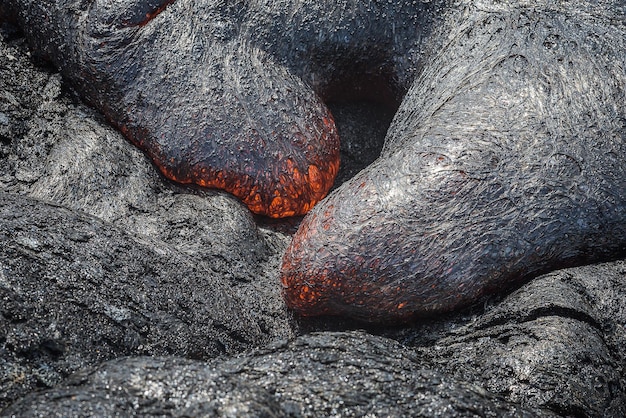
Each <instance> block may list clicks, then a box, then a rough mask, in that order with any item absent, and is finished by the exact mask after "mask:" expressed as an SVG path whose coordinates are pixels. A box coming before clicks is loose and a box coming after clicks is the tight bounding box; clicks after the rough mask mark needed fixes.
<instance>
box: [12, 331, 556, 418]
mask: <svg viewBox="0 0 626 418" xmlns="http://www.w3.org/2000/svg"><path fill="white" fill-rule="evenodd" d="M165 394H166V396H164V395H165ZM164 399H166V401H165V402H164ZM5 414H7V415H16V416H20V415H39V416H59V417H61V416H93V415H99V416H110V415H113V414H120V415H124V416H145V415H157V416H164V415H169V414H171V415H172V416H200V415H202V416H225V417H235V416H238V417H240V416H246V417H256V416H276V417H278V416H291V417H318V416H413V417H472V416H475V417H505V416H518V417H523V416H527V417H531V416H552V415H551V414H549V413H547V412H544V411H539V410H534V411H530V410H525V409H524V408H521V407H516V406H515V405H512V404H509V403H507V402H504V401H502V400H501V399H498V398H495V397H493V396H492V395H490V394H489V393H488V392H485V391H484V390H483V389H481V388H480V387H478V386H474V385H471V384H467V383H462V382H459V381H457V380H455V379H451V378H449V377H446V376H445V375H442V374H441V373H439V372H437V371H433V370H428V369H424V368H422V367H421V366H420V365H419V361H418V359H417V358H416V357H415V355H414V354H413V353H411V351H410V350H407V349H406V348H404V347H402V346H401V345H399V344H398V343H396V342H394V341H392V340H388V339H385V338H380V337H374V336H372V335H369V334H365V333H361V332H352V333H319V334H309V335H305V336H302V337H299V338H297V339H296V340H294V341H292V342H290V343H282V344H278V343H277V344H274V345H272V346H269V347H267V348H265V349H263V350H259V351H255V352H252V353H250V354H247V355H244V356H240V357H237V358H235V359H232V360H228V361H225V362H211V363H209V364H206V363H200V362H192V361H189V360H182V359H176V358H145V357H139V358H132V359H124V360H116V361H112V362H109V363H105V364H103V365H101V366H99V367H97V368H95V369H93V370H89V371H84V372H80V373H78V374H76V375H74V376H72V378H71V379H68V380H67V381H66V382H64V384H62V385H60V386H59V387H57V388H55V389H53V390H50V391H47V392H44V393H42V394H39V395H37V394H35V395H32V396H28V397H26V398H24V399H23V400H22V401H20V402H18V403H17V404H15V405H13V406H12V407H11V408H9V409H8V410H6V411H5Z"/></svg>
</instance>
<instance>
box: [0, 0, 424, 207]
mask: <svg viewBox="0 0 626 418" xmlns="http://www.w3.org/2000/svg"><path fill="white" fill-rule="evenodd" d="M430 7H432V6H431V5H425V4H422V3H420V2H417V3H415V2H401V3H398V4H397V5H396V4H393V3H391V4H387V3H384V4H373V3H372V4H370V3H369V2H360V1H355V0H343V1H339V2H330V1H328V2H294V1H276V0H271V1H270V0H256V1H236V2H226V1H209V0H121V1H115V2H113V1H110V0H5V1H3V5H1V6H0V9H1V10H0V13H1V14H4V15H5V16H4V17H6V16H12V17H13V18H14V19H15V20H16V21H17V23H18V24H19V25H20V27H22V28H23V30H24V31H25V33H26V36H27V38H28V39H29V41H30V43H31V44H32V46H33V50H34V51H35V52H36V53H37V54H39V55H41V56H42V57H44V58H45V59H48V60H50V61H51V62H53V63H54V64H55V65H56V66H57V67H58V68H59V69H60V71H61V72H62V73H63V75H64V76H65V78H66V80H68V81H69V82H70V84H71V85H72V86H73V88H74V89H75V90H76V91H77V92H78V93H79V94H80V95H81V97H82V98H83V99H84V100H86V101H87V102H88V103H90V104H91V105H92V106H94V107H95V108H97V109H99V110H100V111H101V112H102V113H103V114H104V115H105V116H106V118H107V119H108V120H109V122H110V123H111V124H112V125H114V126H116V127H117V128H118V129H119V130H120V131H121V132H122V133H123V134H124V135H125V136H126V137H127V138H128V139H129V140H130V141H132V142H133V143H134V144H136V145H137V146H138V147H140V148H141V149H142V150H144V151H145V153H146V154H147V155H148V156H149V157H150V158H151V159H152V161H153V162H154V163H155V165H156V166H158V167H159V169H160V170H161V172H162V173H163V174H164V175H165V176H166V177H167V178H169V179H171V180H174V181H176V182H180V183H193V184H197V185H200V186H203V187H209V188H219V189H223V190H226V191H228V192H230V193H232V194H234V195H235V196H237V197H238V198H239V199H241V200H242V201H243V202H244V203H245V204H246V205H247V206H248V207H249V208H250V210H252V211H253V212H255V213H259V214H264V215H267V216H271V217H285V216H292V215H301V214H304V213H306V212H308V211H309V210H310V209H311V207H313V205H315V204H316V203H317V202H318V201H319V200H320V199H322V198H323V197H324V196H325V195H326V194H327V193H328V191H329V189H330V188H331V186H332V184H333V181H334V178H335V176H336V174H337V171H338V169H339V138H338V136H337V131H336V128H335V124H334V121H333V118H332V115H331V114H330V112H329V111H328V109H327V108H326V106H325V104H324V103H323V101H322V100H323V99H324V100H328V99H333V98H337V97H338V96H344V97H345V96H346V95H356V97H364V96H368V97H379V98H382V99H383V100H385V101H387V102H391V103H394V105H396V104H397V103H398V102H399V99H400V98H401V97H402V96H403V95H404V93H405V92H406V91H407V89H408V85H409V82H410V80H411V78H412V73H413V72H414V71H415V65H414V64H415V63H414V59H413V58H414V57H415V56H416V54H418V53H419V43H420V39H421V36H423V34H424V33H425V32H426V31H427V28H428V27H429V26H430V25H429V24H428V22H426V20H425V19H424V16H426V13H424V10H426V9H427V8H430ZM0 18H2V16H0ZM397 22H403V25H399V24H397ZM355 80H358V82H357V81H355ZM356 84H359V85H358V86H357V85H356ZM375 87H376V88H375Z"/></svg>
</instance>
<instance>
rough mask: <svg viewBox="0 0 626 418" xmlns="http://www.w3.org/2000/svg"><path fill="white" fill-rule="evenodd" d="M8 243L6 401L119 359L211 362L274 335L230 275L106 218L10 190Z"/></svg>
mask: <svg viewBox="0 0 626 418" xmlns="http://www.w3.org/2000/svg"><path fill="white" fill-rule="evenodd" d="M0 247H1V251H0V265H1V266H2V269H1V270H0V301H1V302H2V304H1V306H0V315H1V316H2V318H3V320H2V323H1V327H0V341H1V342H2V345H1V348H0V353H2V356H1V360H0V364H2V367H0V385H1V386H3V387H4V388H5V389H6V392H5V393H4V394H3V396H2V397H1V398H0V402H3V403H5V402H7V401H8V400H9V399H10V398H12V397H14V396H15V395H16V394H21V393H23V392H24V391H26V390H32V389H33V388H34V387H36V385H37V384H44V385H52V384H54V383H57V382H58V381H59V380H60V379H61V378H62V377H65V376H67V375H68V374H69V373H71V372H73V371H76V370H77V369H79V368H81V367H84V366H85V365H86V364H95V363H98V362H101V361H103V360H107V359H111V358H115V357H119V356H124V355H131V354H151V355H164V354H176V355H180V356H186V357H192V358H205V359H206V358H211V357H215V356H217V355H221V354H234V353H236V352H238V351H241V350H242V349H245V348H249V347H251V346H256V345H259V344H260V343H263V342H266V341H267V339H268V337H269V335H268V334H267V333H266V332H262V324H259V322H258V320H256V319H255V318H254V317H253V315H252V314H251V312H249V311H248V310H247V309H245V307H244V304H242V303H241V302H240V301H239V299H238V298H236V297H235V296H234V294H233V293H234V292H233V291H232V290H231V289H230V288H229V285H228V281H227V280H225V278H224V277H223V275H218V274H216V273H215V272H213V271H210V270H207V269H205V268H203V267H202V266H198V265H196V264H195V263H194V261H193V259H190V258H189V257H186V256H185V255H184V254H182V253H180V252H179V251H176V250H175V249H173V248H171V247H169V246H166V245H163V244H162V243H160V242H158V241H155V240H152V239H149V238H147V237H140V236H135V237H131V236H129V235H128V234H126V233H124V232H122V231H120V230H118V229H117V228H115V227H113V226H111V225H109V224H105V223H103V222H102V221H100V220H99V219H97V218H93V217H91V216H86V215H83V214H80V213H77V212H75V211H72V210H69V209H66V208H64V207H61V206H58V205H49V204H45V203H41V202H39V201H36V200H32V199H29V198H25V197H21V196H17V195H12V194H6V193H1V194H0ZM20 376H22V378H20ZM7 397H8V399H7Z"/></svg>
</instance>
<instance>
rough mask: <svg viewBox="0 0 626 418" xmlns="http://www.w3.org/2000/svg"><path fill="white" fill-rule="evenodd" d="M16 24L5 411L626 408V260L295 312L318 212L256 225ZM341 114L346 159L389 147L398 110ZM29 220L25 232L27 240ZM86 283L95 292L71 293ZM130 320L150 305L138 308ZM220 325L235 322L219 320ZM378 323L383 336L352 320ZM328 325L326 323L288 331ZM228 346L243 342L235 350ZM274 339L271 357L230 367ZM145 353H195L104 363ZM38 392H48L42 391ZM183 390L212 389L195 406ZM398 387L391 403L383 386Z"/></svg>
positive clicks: (3, 90)
mask: <svg viewBox="0 0 626 418" xmlns="http://www.w3.org/2000/svg"><path fill="white" fill-rule="evenodd" d="M2 33H3V37H0V189H1V190H2V192H3V194H2V196H3V198H2V199H3V200H2V202H3V204H2V208H3V212H2V221H1V222H0V225H2V226H1V228H2V231H3V232H2V246H1V247H0V294H1V295H2V299H1V300H0V411H2V410H3V408H5V407H9V406H10V404H13V403H15V402H18V401H19V398H21V397H24V396H27V399H28V400H27V401H19V403H16V404H15V406H14V407H12V409H8V410H6V411H3V412H0V415H3V416H5V415H9V412H12V413H14V414H16V415H23V414H25V413H26V412H25V411H27V410H28V408H31V409H30V411H31V412H32V411H34V410H39V411H42V412H43V411H45V415H46V416H55V415H56V416H67V411H68V409H67V408H70V410H75V411H76V410H81V409H80V408H83V409H82V410H83V411H89V410H90V409H89V408H91V410H92V411H97V412H101V413H102V414H98V415H105V413H104V412H105V411H107V409H105V408H114V407H115V408H117V407H119V408H120V409H117V410H116V412H117V413H118V414H120V411H127V412H128V413H131V412H132V411H143V412H152V413H154V414H162V415H167V414H170V415H172V414H173V413H174V412H175V411H176V408H174V406H180V408H181V409H180V410H184V408H187V407H188V408H189V409H188V410H187V411H188V412H189V413H190V414H196V412H197V414H200V413H201V412H203V411H206V412H207V413H209V414H210V413H213V412H215V413H222V414H224V415H226V416H228V415H229V414H230V416H245V414H249V415H251V416H259V415H263V413H264V412H267V413H266V415H270V414H271V413H274V414H275V415H279V416H280V415H281V414H283V415H289V414H291V415H292V416H298V413H297V412H298V411H301V414H300V416H307V415H312V414H313V412H312V411H313V410H314V409H313V405H314V407H315V410H319V411H324V412H321V413H320V414H322V415H336V416H342V415H349V413H348V411H354V415H357V414H358V412H359V411H361V412H364V411H371V412H374V411H377V410H378V411H384V410H382V409H379V408H382V407H383V406H387V407H394V405H396V406H395V407H397V411H399V413H402V412H407V413H418V412H419V411H423V413H424V415H425V416H433V415H434V412H433V411H440V412H441V416H450V415H451V416H454V415H453V414H456V416H473V415H476V414H479V415H480V413H484V414H483V416H485V415H486V416H489V414H492V416H501V415H505V416H506V414H509V415H516V414H517V415H522V414H523V413H524V412H529V413H530V414H531V416H537V415H539V416H541V414H545V415H548V416H549V415H551V414H554V415H557V416H575V417H585V416H590V417H591V416H607V417H623V416H625V415H626V414H625V406H624V405H626V389H625V388H626V384H625V382H626V352H625V351H624V347H626V318H625V312H626V267H625V264H624V261H616V262H613V263H606V264H600V265H592V266H586V267H579V268H575V269H568V270H563V271H558V272H554V273H552V274H548V275H545V276H542V277H540V278H537V279H535V280H533V281H531V282H529V283H528V284H526V285H523V286H521V287H519V288H518V289H517V290H516V291H515V292H514V293H511V294H510V295H508V296H507V295H506V294H505V295H499V296H497V297H493V298H491V299H489V300H487V301H484V302H483V303H481V304H479V305H475V306H473V307H471V308H470V309H468V310H465V311H463V312H460V313H455V314H450V315H447V316H442V317H438V318H431V319H428V320H420V321H416V322H414V323H411V324H407V325H405V326H402V327H384V328H382V327H372V326H367V327H366V326H365V325H363V324H358V323H354V322H350V321H347V320H345V319H343V318H321V319H317V320H305V319H298V320H294V318H292V317H291V314H290V313H289V312H288V311H287V310H286V309H285V306H284V303H283V301H282V299H281V296H280V285H279V281H278V278H277V274H278V269H279V266H280V259H281V257H282V254H283V252H284V250H285V248H286V246H287V244H288V241H289V235H290V234H291V233H293V232H294V230H295V228H297V222H298V220H291V221H284V222H276V221H268V220H267V219H262V218H255V217H252V216H250V215H249V213H248V211H247V209H245V207H243V206H242V205H241V204H240V203H239V202H238V201H237V200H236V199H234V198H232V197H230V196H228V195H226V194H224V193H220V192H211V191H208V192H207V191H203V192H201V191H198V190H192V189H189V188H181V187H178V186H176V185H173V184H171V183H169V182H168V181H166V180H164V179H163V177H161V176H160V175H158V174H157V172H156V170H155V168H154V167H153V166H152V165H151V164H150V163H149V161H148V160H147V159H146V158H145V157H144V156H143V155H142V154H141V153H140V152H138V151H137V150H136V149H135V148H134V147H133V146H132V145H130V144H129V143H127V142H126V141H125V140H124V138H123V137H122V136H121V135H120V134H119V133H117V132H116V131H115V130H113V129H112V128H111V127H109V126H108V125H107V124H106V123H105V122H104V121H103V120H102V118H101V117H100V116H99V115H98V114H96V113H95V112H93V111H92V110H90V109H89V108H87V107H86V106H84V105H83V104H81V103H80V102H79V101H78V100H77V99H76V98H75V95H74V94H73V93H72V91H71V89H69V88H68V86H67V85H66V84H65V82H64V81H63V80H62V78H61V77H60V76H59V74H58V73H56V72H55V70H53V69H52V68H50V67H47V66H45V65H44V66H41V65H42V63H41V62H40V61H37V60H33V59H32V57H29V54H28V48H27V47H26V44H25V41H24V39H23V38H21V37H20V35H19V34H18V33H16V32H15V31H14V30H11V29H10V28H8V27H4V28H3V31H2ZM33 64H37V66H36V65H33ZM330 108H331V111H332V112H333V114H334V116H335V118H336V119H337V127H338V131H339V134H340V136H341V137H342V141H343V142H342V147H343V148H344V154H343V155H342V160H343V161H356V160H360V161H359V162H360V163H365V164H367V163H368V162H370V161H372V159H373V158H374V157H375V155H374V154H376V152H369V151H364V150H363V148H362V147H363V144H364V142H363V138H362V137H365V136H369V135H371V134H372V133H378V134H377V135H380V136H382V135H383V134H384V131H385V129H386V124H388V123H389V116H388V115H387V114H385V112H381V111H379V110H380V109H379V110H376V107H366V108H364V106H363V105H362V104H361V105H357V104H350V105H343V104H342V105H331V106H330ZM351 138H352V140H353V141H354V142H351V141H350V139H351ZM367 139H368V141H369V143H368V147H370V149H372V150H378V149H380V147H381V144H382V138H380V140H379V141H371V138H369V137H368V138H367ZM346 155H347V157H346ZM350 170H352V172H356V171H358V169H356V168H355V167H352V168H351V169H350ZM340 176H341V173H340ZM346 177H349V174H347V175H346ZM344 178H345V177H344ZM16 195H17V196H16ZM20 196H22V197H20ZM44 201H47V202H52V204H50V203H45V202H44ZM11 207H12V208H13V210H11V209H9V208H11ZM19 208H21V210H19ZM96 217H97V218H99V220H98V219H96ZM50 220H56V221H55V222H50ZM16 227H19V228H21V230H20V231H21V232H20V234H17V233H16V234H11V232H10V231H17V229H16ZM77 232H79V233H77ZM33 237H34V238H36V239H32V238H33ZM140 254H141V255H142V257H143V256H146V257H150V258H149V259H143V258H142V257H140V256H139V255H140ZM132 255H136V257H132ZM107 260H110V262H108V261H107ZM88 266H92V267H93V269H92V270H89V269H88V268H87V267H88ZM181 272H185V273H186V275H185V277H180V276H181ZM203 272H206V273H207V274H204V273H203ZM143 273H145V274H143ZM144 277H152V278H156V279H159V280H161V281H160V282H159V283H160V284H159V286H160V288H161V289H163V292H161V293H160V292H159V291H156V290H155V291H150V292H148V291H146V289H147V286H150V285H151V282H148V283H147V284H146V282H145V281H142V280H143V278H144ZM140 279H141V280H140ZM156 279H155V280H154V281H153V282H152V283H157V282H156ZM192 280H193V281H194V282H196V281H197V283H199V284H200V286H199V287H198V286H195V285H193V286H192V285H191V284H190V283H191V281H192ZM94 281H95V282H94ZM16 283H18V284H20V285H19V288H20V289H21V290H20V289H17V290H20V291H21V292H22V293H20V294H18V293H17V291H16ZM68 283H74V284H75V285H76V286H75V287H74V288H72V289H69V288H65V289H64V288H63V286H64V284H68ZM98 283H100V284H101V286H98ZM178 283H181V284H185V283H186V284H187V285H185V286H182V285H178ZM209 283H211V289H208V288H207V286H208V284H209ZM103 284H110V285H111V286H110V287H109V288H107V287H106V286H102V285H103ZM29 289H30V290H32V291H29ZM213 289H221V290H219V294H221V295H222V296H223V298H220V299H219V300H222V301H226V300H230V301H231V302H232V304H230V303H229V306H231V311H230V312H231V313H232V312H236V313H237V316H236V319H235V320H234V321H233V322H230V320H228V318H229V315H230V314H229V313H227V312H228V311H227V310H226V311H224V310H220V311H213V310H212V309H213V308H212V307H211V306H209V305H208V304H206V303H204V302H203V301H206V300H214V298H216V297H218V293H216V292H217V290H213ZM137 292H140V293H139V294H141V292H143V293H144V299H143V303H138V301H137V299H136V297H137V295H138V293H137ZM167 292H169V293H167ZM57 296H58V297H57ZM167 296H171V297H170V299H171V301H167V300H166V297H167ZM79 298H83V300H84V302H85V303H83V304H79V303H78V301H79V300H80V299H79ZM42 300H43V301H48V302H47V303H40V301H42ZM115 308H119V309H118V310H116V309H115ZM46 312H47V313H49V315H48V316H46V317H44V316H43V315H44V313H46ZM130 312H136V313H135V315H134V316H133V315H130V318H129V319H124V318H125V317H127V316H128V313H130ZM147 317H149V318H150V320H148V319H146V318H147ZM217 320H223V321H225V324H224V325H225V328H221V327H217V328H216V327H215V326H214V325H215V324H216V322H215V321H217ZM133 321H135V322H133ZM170 326H171V327H173V328H170ZM364 327H366V329H367V332H362V333H351V332H347V331H346V330H349V329H353V328H364ZM172 329H173V330H174V331H172ZM89 330H92V331H89ZM229 330H232V331H235V330H240V331H241V332H242V333H243V334H239V333H236V334H233V333H229ZM327 330H336V331H339V332H338V333H328V332H327ZM310 331H324V333H322V334H315V335H303V336H301V337H298V338H296V339H295V341H292V342H290V343H279V342H275V341H276V340H292V339H293V338H294V337H295V336H297V335H299V334H306V333H307V332H310ZM198 332H199V333H200V334H198ZM368 334H369V335H368ZM372 334H379V335H380V336H381V337H380V338H379V337H373V336H372ZM241 335H243V339H240V338H238V337H239V336H241ZM9 337H10V338H9ZM99 337H108V339H105V340H102V341H101V344H100V346H99V347H102V348H104V350H105V352H103V353H98V352H97V350H98V348H97V347H96V348H94V346H93V345H92V344H90V342H91V341H95V340H96V339H97V338H99ZM124 337H128V338H126V339H125V338H124ZM79 338H86V341H83V342H81V341H78V339H79ZM392 340H395V342H394V341H392ZM219 341H225V342H227V343H228V344H231V343H232V345H230V347H228V349H227V348H222V347H219V345H218V344H217V343H218V342H219ZM269 341H274V342H273V343H267V344H269V345H268V346H266V348H260V349H259V350H257V351H254V352H252V353H248V352H245V353H244V354H240V355H239V357H234V358H226V359H225V358H217V359H211V357H213V356H215V355H217V354H219V353H224V354H226V353H227V352H228V353H229V354H226V355H230V353H233V352H239V351H241V350H244V349H247V348H253V347H257V346H259V345H261V346H265V345H266V342H269ZM140 344H143V346H142V347H140V346H139V345H140ZM226 350H227V351H226ZM135 354H142V355H152V354H155V355H158V356H162V355H170V354H175V355H176V356H185V357H187V358H180V357H166V358H163V357H157V358H150V357H138V358H131V359H119V360H114V361H112V362H109V363H104V364H102V365H94V363H99V362H100V361H103V360H104V359H108V358H112V357H118V356H121V355H135ZM189 357H192V358H193V359H196V360H190V359H189ZM198 358H204V359H207V360H206V361H205V360H197V359H198ZM292 365H297V366H301V367H300V368H298V367H294V366H292ZM131 366H132V367H133V370H134V371H135V372H136V374H130V371H129V367H131ZM94 367H95V369H94ZM78 368H80V369H82V370H81V371H79V372H78V373H79V374H77V375H74V377H70V378H69V379H68V380H63V378H65V376H66V373H69V372H72V371H74V370H76V369H78ZM308 370H310V371H311V373H309V374H305V372H306V371H308ZM105 371H106V373H107V375H108V376H105V374H104V373H105ZM113 371H115V373H113ZM146 374H150V375H151V377H150V376H146ZM133 376H139V377H141V376H143V377H145V379H146V380H144V381H142V380H140V379H135V378H134V377H133ZM280 378H283V379H280ZM107 379H109V380H107ZM107 381H108V382H129V383H128V386H127V388H132V391H130V390H129V391H125V390H124V388H121V389H120V388H119V387H118V388H115V387H113V386H109V388H106V387H105V385H106V382H107ZM207 382H209V383H210V382H213V383H215V386H209V385H207ZM301 382H307V383H310V385H308V386H307V385H302V384H300V383H301ZM350 382H355V384H358V385H359V386H358V387H359V388H361V389H362V390H360V392H357V391H355V390H353V389H352V386H351V385H350ZM166 388H167V389H168V390H164V389H166ZM34 389H37V390H43V392H35V393H33V394H31V395H28V393H29V392H30V391H32V390H34ZM46 389H48V390H50V392H46ZM183 389H184V390H187V389H188V390H189V391H193V393H195V394H196V395H197V396H196V397H194V398H187V400H188V401H189V404H186V403H184V402H183V401H182V398H183V397H184V396H185V395H184V394H181V393H187V392H182V390H183ZM270 389H274V391H273V392H272V390H270ZM307 390H308V392H307ZM379 390H380V391H382V393H384V394H386V396H379V397H376V396H375V395H376V393H377V392H378V391H379ZM62 393H65V394H68V393H73V394H77V395H80V394H82V395H80V396H83V395H84V396H89V397H91V396H92V395H93V396H95V399H100V400H101V401H102V402H101V403H100V406H98V405H97V402H96V403H89V399H85V398H81V399H78V398H76V399H75V400H76V401H79V400H80V401H81V402H77V403H74V402H71V399H70V398H59V397H58V396H56V395H59V394H62ZM278 393H280V394H283V395H282V396H284V398H280V397H278V395H277V394H278ZM355 394H356V395H355ZM359 394H361V395H363V396H358V395H359ZM111 395H114V396H111ZM107 396H108V397H109V399H107ZM118 396H119V400H116V399H117V397H118ZM286 398H289V399H290V400H291V401H290V402H287V401H284V399H286ZM83 401H84V402H83ZM125 401H128V402H135V401H136V403H132V404H131V405H128V404H125V403H124V402H125ZM340 401H342V402H344V403H343V404H340V403H339V402H340ZM31 402H32V404H31ZM311 402H314V403H311ZM116 403H117V404H116ZM72 408H73V409H72ZM98 408H101V409H98ZM194 408H195V409H194ZM429 408H433V409H429ZM55 411H56V412H55ZM108 411H109V412H110V415H114V411H113V409H108ZM333 411H336V413H334V412H333ZM315 415H319V414H315ZM379 415H384V412H381V413H380V414H379Z"/></svg>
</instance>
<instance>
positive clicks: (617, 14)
mask: <svg viewBox="0 0 626 418" xmlns="http://www.w3.org/2000/svg"><path fill="white" fill-rule="evenodd" d="M464 3H467V4H468V7H466V8H463V10H462V11H458V12H457V11H450V12H448V14H447V16H446V17H445V19H444V21H443V22H442V24H441V26H440V28H439V29H438V30H436V31H434V32H433V34H432V37H431V41H432V43H431V44H430V45H431V46H430V51H429V52H427V53H426V55H425V56H424V58H423V60H424V64H423V70H422V72H421V73H419V74H418V76H417V78H416V79H415V82H414V84H413V85H412V87H411V88H410V90H409V91H408V93H407V94H406V96H405V97H404V99H403V102H402V104H401V106H400V108H399V110H398V112H397V114H396V116H395V118H394V121H393V122H392V126H391V127H390V129H389V131H388V134H387V137H386V142H385V147H384V150H383V152H382V155H381V156H380V158H379V159H378V160H377V161H375V162H374V163H373V164H371V165H370V166H369V167H367V168H366V169H365V170H363V171H362V172H360V173H359V174H358V175H357V176H356V177H354V178H353V179H351V180H350V181H348V182H347V183H344V184H343V185H342V186H341V187H340V188H338V189H337V190H336V191H334V192H333V193H332V194H331V195H330V196H328V197H327V198H326V199H324V200H323V201H322V202H321V203H320V204H319V205H317V206H315V208H313V210H312V211H311V212H309V214H308V215H307V216H306V217H305V219H304V220H303V222H302V224H301V225H300V228H299V230H298V232H297V233H296V235H295V236H294V237H293V241H292V243H291V246H290V247H289V248H288V249H287V251H286V254H285V256H284V259H283V267H282V272H281V279H282V283H283V286H284V293H285V297H286V300H287V303H288V305H289V306H291V307H292V308H293V309H295V310H296V311H298V312H300V313H301V314H303V315H320V314H332V315H343V316H349V317H353V318H357V319H361V320H366V321H374V322H389V321H403V320H409V319H411V318H415V317H417V316H428V315H434V314H437V313H441V312H445V311H451V310H453V309H457V308H461V307H465V306H468V305H469V304H471V303H473V302H476V301H477V300H478V299H480V298H481V297H482V296H484V295H486V294H489V293H492V292H496V291H501V290H502V289H506V288H510V287H511V286H512V285H514V284H516V283H520V282H521V281H523V280H525V279H529V278H531V277H533V276H536V275H538V274H539V273H542V272H547V271H550V270H553V269H556V268H560V267H564V266H570V265H575V264H583V263H587V262H592V261H597V260H602V259H609V258H612V257H620V256H621V257H623V256H624V255H625V254H626V111H625V107H626V3H625V2H623V1H621V2H608V1H607V2H590V3H585V2H577V3H576V6H572V5H573V3H568V5H567V6H566V7H564V6H558V5H557V4H556V2H549V1H548V2H530V1H520V2H511V3H509V6H505V5H503V4H499V3H498V2H478V1H476V2H464ZM470 3H474V4H470ZM511 4H513V5H511ZM474 5H476V6H480V7H474Z"/></svg>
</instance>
